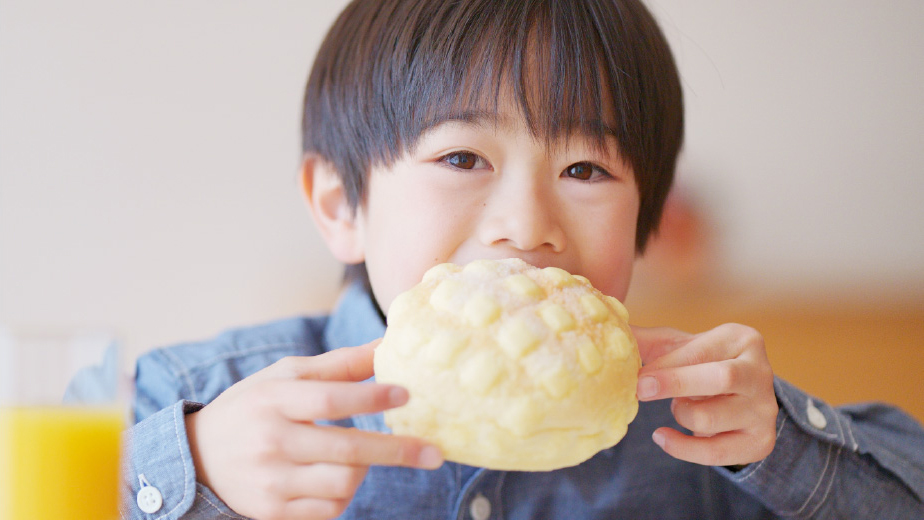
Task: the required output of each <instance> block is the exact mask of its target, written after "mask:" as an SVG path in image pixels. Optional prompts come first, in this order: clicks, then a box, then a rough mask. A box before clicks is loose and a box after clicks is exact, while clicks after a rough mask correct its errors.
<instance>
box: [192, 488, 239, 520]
mask: <svg viewBox="0 0 924 520" xmlns="http://www.w3.org/2000/svg"><path fill="white" fill-rule="evenodd" d="M196 496H198V497H199V498H201V499H202V500H205V501H206V502H207V503H208V505H210V506H212V509H214V510H215V511H216V512H217V513H218V514H220V515H221V516H223V517H225V518H238V519H240V518H246V517H244V516H241V515H238V514H234V515H233V516H232V515H229V514H228V513H225V512H224V511H222V510H221V508H220V507H219V506H218V505H217V504H215V503H214V502H212V501H211V500H209V497H207V496H205V494H204V493H202V492H201V491H196Z"/></svg>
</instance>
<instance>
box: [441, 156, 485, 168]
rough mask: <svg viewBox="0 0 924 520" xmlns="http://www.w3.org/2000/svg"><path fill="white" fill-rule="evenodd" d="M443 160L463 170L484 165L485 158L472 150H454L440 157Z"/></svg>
mask: <svg viewBox="0 0 924 520" xmlns="http://www.w3.org/2000/svg"><path fill="white" fill-rule="evenodd" d="M440 160H441V161H443V162H445V163H446V164H449V165H450V166H454V167H456V168H459V169H461V170H473V169H475V168H483V167H484V165H485V164H484V163H485V161H484V159H482V158H481V157H479V156H478V155H477V154H474V153H472V152H452V153H450V154H446V155H444V156H443V157H442V158H440Z"/></svg>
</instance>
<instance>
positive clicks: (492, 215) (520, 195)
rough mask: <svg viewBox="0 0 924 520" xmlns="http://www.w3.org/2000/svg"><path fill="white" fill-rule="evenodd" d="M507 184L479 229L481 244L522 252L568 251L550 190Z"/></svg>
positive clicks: (486, 210) (487, 208)
mask: <svg viewBox="0 0 924 520" xmlns="http://www.w3.org/2000/svg"><path fill="white" fill-rule="evenodd" d="M506 184H507V186H505V188H504V189H500V190H495V191H494V193H492V195H491V197H490V198H489V200H488V201H486V202H485V208H484V211H483V212H482V216H481V222H480V223H479V227H478V235H479V239H480V240H481V242H482V243H483V244H485V245H488V246H508V247H513V248H515V249H518V250H521V251H533V250H537V249H543V248H546V249H548V250H550V251H552V252H555V253H560V252H561V251H562V250H563V249H564V247H565V234H564V232H563V230H562V228H561V226H560V222H559V218H558V207H557V203H556V200H555V197H554V196H553V195H552V194H551V193H550V192H549V190H550V187H546V186H541V185H537V183H529V184H528V185H526V186H524V185H523V184H519V185H518V184H517V183H515V182H507V183H506Z"/></svg>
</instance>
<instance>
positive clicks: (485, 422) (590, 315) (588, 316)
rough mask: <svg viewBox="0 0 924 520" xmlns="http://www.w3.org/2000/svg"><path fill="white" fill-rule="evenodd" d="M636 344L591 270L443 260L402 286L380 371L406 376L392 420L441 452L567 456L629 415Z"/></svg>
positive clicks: (615, 432) (379, 355) (534, 465)
mask: <svg viewBox="0 0 924 520" xmlns="http://www.w3.org/2000/svg"><path fill="white" fill-rule="evenodd" d="M640 366H641V361H640V359H639V354H638V348H637V346H636V343H635V339H634V338H633V336H632V333H631V330H630V329H629V325H628V313H627V311H626V309H625V307H624V306H623V305H622V303H620V302H619V301H618V300H617V299H615V298H612V297H610V296H607V295H604V294H603V293H601V292H600V291H598V290H596V289H595V288H593V287H592V286H591V285H590V283H589V282H588V281H587V279H586V278H584V277H581V276H573V275H571V274H570V273H568V272H567V271H565V270H562V269H559V268H556V267H547V268H544V269H540V268H537V267H533V266H531V265H529V264H527V263H526V262H523V261H522V260H519V259H507V260H476V261H474V262H471V263H469V264H467V265H465V266H464V267H462V266H458V265H454V264H440V265H437V266H435V267H433V268H431V269H430V270H429V271H427V273H426V274H425V275H424V277H423V280H422V281H421V283H420V284H418V285H416V286H415V287H413V288H411V289H410V290H408V291H406V292H404V293H402V294H401V295H399V296H398V297H397V298H396V299H395V300H394V301H393V303H392V305H391V308H390V309H389V315H388V328H387V329H386V332H385V337H384V338H383V340H382V343H381V344H380V345H379V346H378V348H377V349H376V353H375V373H376V380H377V381H379V382H382V383H394V384H398V385H401V386H404V387H405V388H407V389H408V391H409V392H410V395H411V398H410V401H409V402H408V404H407V405H405V406H402V407H400V408H397V409H393V410H389V411H386V412H385V421H386V424H388V425H389V426H390V427H391V428H392V431H393V432H394V433H396V434H400V435H412V436H417V437H421V438H424V439H427V440H429V441H431V442H433V443H434V444H436V445H438V446H440V448H441V449H442V450H443V454H444V456H445V457H446V459H447V460H451V461H455V462H460V463H463V464H469V465H474V466H481V467H487V468H492V469H502V470H522V471H529V470H532V471H544V470H551V469H556V468H561V467H567V466H573V465H576V464H579V463H581V462H583V461H584V460H586V459H588V458H590V457H592V456H593V455H594V454H596V453H597V452H598V451H600V450H602V449H605V448H608V447H610V446H613V445H614V444H616V443H617V442H619V440H620V439H622V437H623V436H624V435H625V433H626V429H627V426H628V424H629V423H630V422H631V421H632V419H634V418H635V415H636V413H637V411H638V401H637V400H636V397H635V387H636V383H637V374H638V370H639V368H640Z"/></svg>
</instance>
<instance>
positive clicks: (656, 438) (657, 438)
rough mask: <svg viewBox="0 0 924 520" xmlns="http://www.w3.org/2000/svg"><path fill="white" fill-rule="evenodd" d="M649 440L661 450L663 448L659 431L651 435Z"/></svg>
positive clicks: (662, 436)
mask: <svg viewBox="0 0 924 520" xmlns="http://www.w3.org/2000/svg"><path fill="white" fill-rule="evenodd" d="M651 440H653V441H654V443H655V444H657V445H658V446H660V447H661V448H662V449H663V448H664V434H663V433H661V432H660V431H655V432H654V433H652V434H651Z"/></svg>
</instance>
